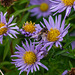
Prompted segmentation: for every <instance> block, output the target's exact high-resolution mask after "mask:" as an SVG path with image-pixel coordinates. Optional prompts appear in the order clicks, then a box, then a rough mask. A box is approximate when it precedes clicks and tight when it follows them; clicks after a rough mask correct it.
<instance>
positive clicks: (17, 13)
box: [12, 5, 38, 17]
mask: <svg viewBox="0 0 75 75" xmlns="http://www.w3.org/2000/svg"><path fill="white" fill-rule="evenodd" d="M37 6H38V5H33V6H30V7H28V8H25V9H22V10H17V11H16V12H14V13H13V14H12V15H14V17H16V16H18V15H19V14H20V13H22V12H25V11H27V10H30V9H33V8H35V7H37Z"/></svg>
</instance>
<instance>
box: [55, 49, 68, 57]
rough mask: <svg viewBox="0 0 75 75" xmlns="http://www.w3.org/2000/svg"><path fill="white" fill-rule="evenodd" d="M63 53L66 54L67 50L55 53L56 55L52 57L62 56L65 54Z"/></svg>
mask: <svg viewBox="0 0 75 75" xmlns="http://www.w3.org/2000/svg"><path fill="white" fill-rule="evenodd" d="M65 52H67V50H62V51H59V52H57V53H56V54H55V55H54V57H55V56H57V55H60V54H63V53H65Z"/></svg>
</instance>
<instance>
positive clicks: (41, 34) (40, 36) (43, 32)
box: [31, 27, 48, 41]
mask: <svg viewBox="0 0 75 75" xmlns="http://www.w3.org/2000/svg"><path fill="white" fill-rule="evenodd" d="M47 33H48V29H47V27H44V28H43V29H42V30H41V31H40V32H38V33H37V34H35V35H33V36H32V37H31V38H35V37H36V36H38V38H37V40H38V41H40V40H44V41H45V39H46V38H47Z"/></svg>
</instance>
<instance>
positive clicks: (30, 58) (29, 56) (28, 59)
mask: <svg viewBox="0 0 75 75" xmlns="http://www.w3.org/2000/svg"><path fill="white" fill-rule="evenodd" d="M23 59H24V62H25V63H27V64H28V65H32V64H34V63H35V61H36V55H35V54H34V53H33V52H32V51H26V52H25V54H24V56H23Z"/></svg>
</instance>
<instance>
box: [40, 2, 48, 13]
mask: <svg viewBox="0 0 75 75" xmlns="http://www.w3.org/2000/svg"><path fill="white" fill-rule="evenodd" d="M40 10H41V11H42V12H45V11H47V10H48V4H47V3H42V4H41V5H40Z"/></svg>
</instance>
